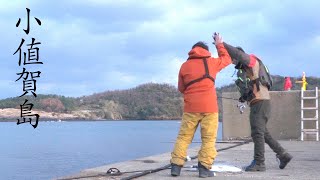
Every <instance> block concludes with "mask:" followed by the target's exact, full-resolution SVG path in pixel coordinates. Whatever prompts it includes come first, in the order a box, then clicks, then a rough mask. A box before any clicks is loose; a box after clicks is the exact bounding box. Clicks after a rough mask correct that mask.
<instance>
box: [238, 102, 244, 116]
mask: <svg viewBox="0 0 320 180" xmlns="http://www.w3.org/2000/svg"><path fill="white" fill-rule="evenodd" d="M237 108H238V109H239V111H240V114H242V113H243V112H244V109H245V108H246V105H245V103H244V102H238V104H237Z"/></svg>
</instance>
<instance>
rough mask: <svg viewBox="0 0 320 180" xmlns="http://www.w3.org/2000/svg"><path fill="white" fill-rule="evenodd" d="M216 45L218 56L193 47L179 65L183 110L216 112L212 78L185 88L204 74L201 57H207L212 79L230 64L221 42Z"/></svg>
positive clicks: (215, 97)
mask: <svg viewBox="0 0 320 180" xmlns="http://www.w3.org/2000/svg"><path fill="white" fill-rule="evenodd" d="M216 47H217V51H218V55H219V58H213V57H211V53H210V52H209V51H207V50H205V49H203V48H201V47H195V48H193V49H192V50H191V51H190V52H189V59H188V60H187V61H186V62H184V63H183V64H182V65H181V68H180V72H179V81H178V89H179V91H180V92H181V93H183V95H184V112H218V102H217V95H216V89H215V86H214V83H213V82H212V80H210V79H209V78H206V79H203V80H202V81H200V82H197V83H194V84H192V85H190V86H188V87H187V89H186V88H185V86H186V84H188V83H189V82H190V81H192V80H195V79H197V78H200V77H202V76H203V75H204V74H205V68H204V64H203V60H202V59H203V58H202V57H208V58H207V63H208V69H209V72H210V75H211V77H213V78H214V79H216V75H217V73H218V72H219V71H221V69H223V68H224V67H226V66H228V65H229V64H231V58H230V56H229V54H228V52H227V50H226V49H225V47H224V45H223V44H222V43H221V44H218V45H217V46H216ZM198 57H199V59H195V58H198Z"/></svg>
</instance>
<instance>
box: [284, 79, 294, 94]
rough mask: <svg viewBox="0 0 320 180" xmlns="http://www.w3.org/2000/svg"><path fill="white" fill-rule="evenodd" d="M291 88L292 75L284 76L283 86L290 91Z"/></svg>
mask: <svg viewBox="0 0 320 180" xmlns="http://www.w3.org/2000/svg"><path fill="white" fill-rule="evenodd" d="M291 88H292V83H291V80H290V77H285V78H284V87H283V89H284V90H285V91H290V90H291Z"/></svg>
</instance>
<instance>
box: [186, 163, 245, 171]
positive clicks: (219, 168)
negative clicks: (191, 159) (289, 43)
mask: <svg viewBox="0 0 320 180" xmlns="http://www.w3.org/2000/svg"><path fill="white" fill-rule="evenodd" d="M197 167H198V166H197V165H193V166H185V170H187V171H198V168H197ZM210 171H214V172H242V169H241V168H238V167H236V166H233V165H228V164H225V163H215V164H214V165H213V166H212V168H211V169H210Z"/></svg>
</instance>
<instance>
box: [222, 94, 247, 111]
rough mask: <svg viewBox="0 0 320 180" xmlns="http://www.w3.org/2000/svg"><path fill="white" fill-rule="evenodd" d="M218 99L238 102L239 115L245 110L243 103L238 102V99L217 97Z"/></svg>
mask: <svg viewBox="0 0 320 180" xmlns="http://www.w3.org/2000/svg"><path fill="white" fill-rule="evenodd" d="M218 98H220V99H230V100H235V101H237V102H238V104H237V108H238V109H239V111H240V114H242V113H243V112H244V109H245V108H246V105H245V103H244V102H240V101H239V99H236V98H231V97H223V96H218Z"/></svg>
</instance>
